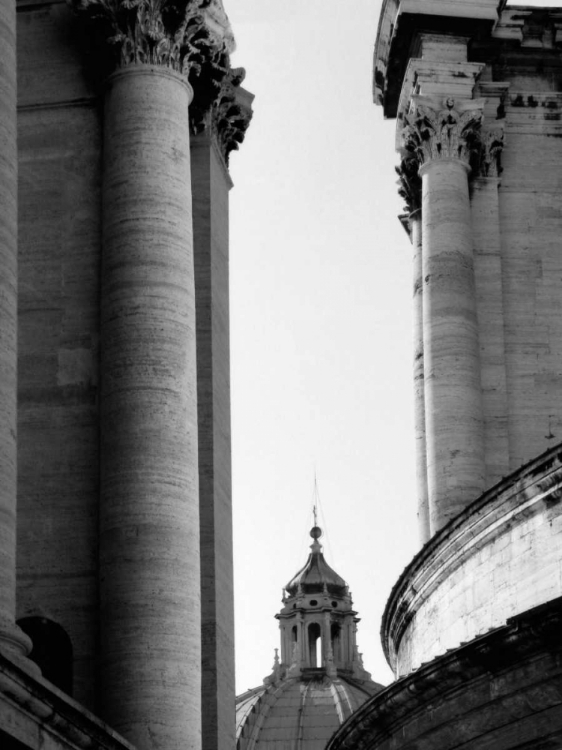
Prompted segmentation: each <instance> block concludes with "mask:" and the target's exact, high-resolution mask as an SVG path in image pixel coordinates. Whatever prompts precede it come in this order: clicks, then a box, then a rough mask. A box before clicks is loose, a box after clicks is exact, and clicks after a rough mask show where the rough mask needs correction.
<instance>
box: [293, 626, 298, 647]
mask: <svg viewBox="0 0 562 750" xmlns="http://www.w3.org/2000/svg"><path fill="white" fill-rule="evenodd" d="M297 640H298V636H297V626H296V625H293V627H292V629H291V643H296V642H297Z"/></svg>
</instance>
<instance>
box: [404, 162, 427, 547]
mask: <svg viewBox="0 0 562 750" xmlns="http://www.w3.org/2000/svg"><path fill="white" fill-rule="evenodd" d="M418 167H419V165H418V161H417V159H415V158H411V157H410V158H409V159H404V160H402V163H401V164H400V167H399V168H397V172H398V176H399V178H400V180H399V193H400V195H401V196H402V198H404V200H405V201H406V210H407V211H408V214H407V218H406V217H404V220H405V221H406V222H407V228H408V231H409V234H410V239H411V242H412V270H413V321H412V322H413V339H414V363H413V365H414V366H413V376H414V434H415V447H416V485H417V494H418V533H419V538H420V543H421V544H422V546H423V545H424V544H425V543H426V542H427V540H428V539H429V538H430V536H431V532H430V526H429V500H428V490H427V449H426V435H425V381H424V352H423V269H422V221H421V178H420V176H419V174H418Z"/></svg>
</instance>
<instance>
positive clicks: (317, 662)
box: [308, 622, 322, 667]
mask: <svg viewBox="0 0 562 750" xmlns="http://www.w3.org/2000/svg"><path fill="white" fill-rule="evenodd" d="M308 657H309V664H310V666H311V667H321V666H322V631H321V629H320V625H318V623H317V622H312V623H311V624H310V625H309V626H308Z"/></svg>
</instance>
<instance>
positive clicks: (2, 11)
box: [0, 0, 31, 668]
mask: <svg viewBox="0 0 562 750" xmlns="http://www.w3.org/2000/svg"><path fill="white" fill-rule="evenodd" d="M16 106H17V102H16V4H15V2H14V0H0V268H1V272H0V651H1V652H2V653H4V654H6V655H7V656H9V657H10V658H12V659H15V660H17V661H19V662H20V663H21V664H22V665H27V667H28V668H31V664H30V662H27V660H26V659H25V655H26V654H27V653H28V652H29V649H30V641H29V639H28V638H27V636H26V635H25V634H24V633H23V632H21V631H20V629H19V628H17V627H16V625H15V616H16V470H17V469H16V456H17V445H16V402H17V398H16V397H17V382H16V378H17V223H18V215H17V190H18V185H17V180H18V169H17V145H16Z"/></svg>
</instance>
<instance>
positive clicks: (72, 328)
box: [17, 3, 102, 710]
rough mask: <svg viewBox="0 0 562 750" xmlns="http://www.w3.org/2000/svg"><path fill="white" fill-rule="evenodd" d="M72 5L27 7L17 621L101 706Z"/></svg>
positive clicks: (89, 175) (86, 212) (94, 180)
mask: <svg viewBox="0 0 562 750" xmlns="http://www.w3.org/2000/svg"><path fill="white" fill-rule="evenodd" d="M73 21H74V19H73V14H72V11H71V10H70V8H68V7H67V5H66V3H54V4H50V3H49V4H46V5H42V6H37V5H35V4H33V5H32V4H26V5H25V6H23V5H22V4H21V3H18V22H17V31H18V43H17V48H18V154H19V180H18V182H19V197H18V216H19V236H18V287H19V291H18V542H17V562H18V579H17V586H18V590H17V615H18V618H19V617H24V616H30V615H31V616H42V617H47V618H49V619H51V620H53V621H55V622H56V623H58V624H59V625H60V626H61V627H63V628H64V630H65V631H66V632H67V634H68V636H69V638H70V639H71V642H72V648H73V655H74V665H73V667H74V669H73V672H74V675H73V691H72V696H73V698H74V699H75V700H78V701H80V702H81V703H82V704H83V705H85V706H86V707H88V708H89V709H90V710H94V709H95V694H96V669H97V666H96V665H97V644H98V571H97V567H98V559H97V558H98V504H99V425H98V404H99V393H98V383H99V295H100V289H99V275H100V259H101V147H102V139H101V113H100V111H99V109H98V100H97V98H96V96H95V94H94V92H93V91H92V90H91V88H90V87H89V86H88V81H87V80H86V79H85V77H84V76H83V58H82V49H81V48H80V47H79V46H78V43H77V39H76V36H75V35H74V36H73V34H72V33H71V32H72V30H73Z"/></svg>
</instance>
